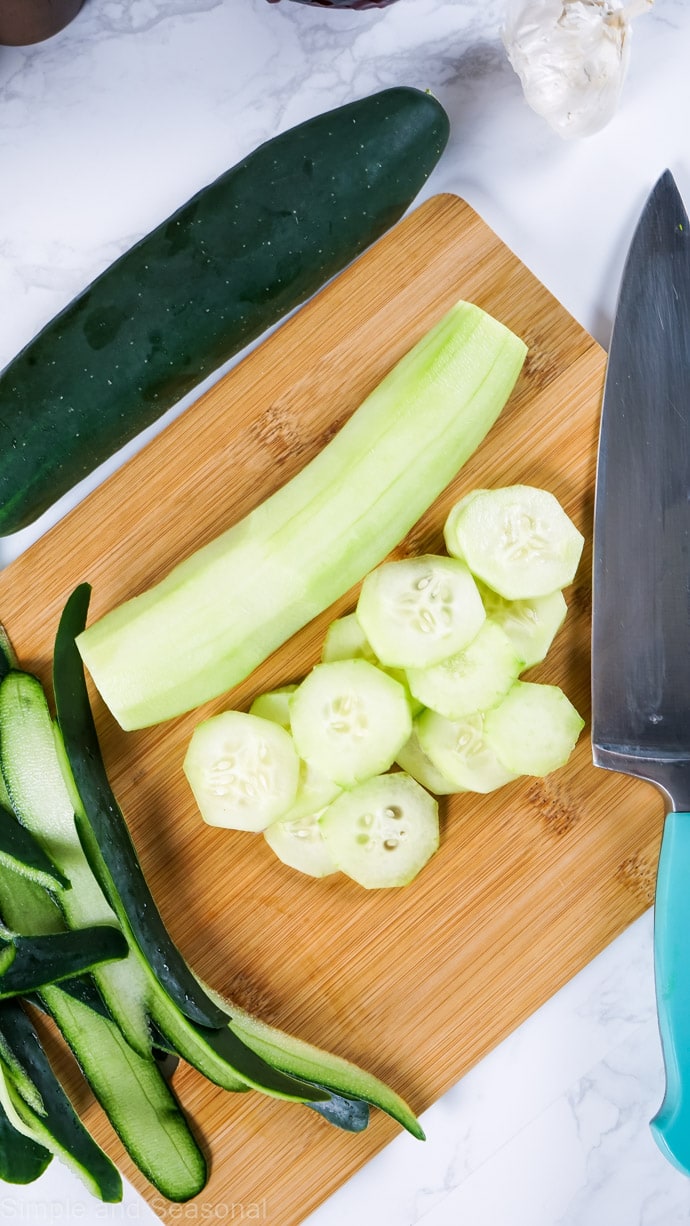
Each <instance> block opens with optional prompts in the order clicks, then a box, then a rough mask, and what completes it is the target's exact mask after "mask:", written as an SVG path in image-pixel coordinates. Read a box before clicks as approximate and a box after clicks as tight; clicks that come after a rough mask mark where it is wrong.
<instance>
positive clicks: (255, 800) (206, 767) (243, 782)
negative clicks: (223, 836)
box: [182, 711, 300, 832]
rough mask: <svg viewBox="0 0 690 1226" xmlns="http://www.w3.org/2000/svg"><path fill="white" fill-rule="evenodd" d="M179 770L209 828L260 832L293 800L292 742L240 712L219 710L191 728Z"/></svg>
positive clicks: (273, 726)
mask: <svg viewBox="0 0 690 1226" xmlns="http://www.w3.org/2000/svg"><path fill="white" fill-rule="evenodd" d="M182 766H183V770H184V773H185V775H186V776H187V781H188V783H189V786H190V787H191V789H192V792H193V793H194V799H195V800H196V803H197V805H198V807H199V812H200V813H201V816H202V817H203V819H204V821H205V822H207V823H208V824H209V825H211V826H224V827H226V828H227V829H230V830H252V831H254V832H257V831H260V830H265V828H266V826H268V825H270V823H271V822H273V821H276V819H277V818H279V817H281V816H282V814H283V813H285V812H286V811H287V810H288V809H289V808H290V806H291V805H292V804H294V801H295V797H296V795H297V785H298V783H299V768H300V764H299V758H298V756H297V751H296V749H295V747H294V744H293V741H292V737H291V736H290V734H289V733H288V732H287V731H286V730H285V728H281V727H280V725H279V724H278V723H276V722H275V721H273V720H270V719H265V718H262V717H261V716H258V715H251V714H246V713H245V712H244V711H221V712H220V713H219V714H218V715H212V716H211V717H210V718H209V719H206V720H202V722H201V723H200V724H197V726H196V728H195V729H194V732H193V734H192V738H191V741H190V742H189V746H188V749H187V753H186V755H185V759H184V762H183V764H182Z"/></svg>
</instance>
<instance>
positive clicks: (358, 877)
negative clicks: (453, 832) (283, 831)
mask: <svg viewBox="0 0 690 1226" xmlns="http://www.w3.org/2000/svg"><path fill="white" fill-rule="evenodd" d="M321 828H322V830H323V835H324V838H325V840H326V846H327V847H328V850H329V851H330V853H331V855H332V856H333V859H334V861H335V863H336V864H337V866H338V868H339V869H340V870H341V871H342V872H343V873H345V874H346V875H347V876H348V877H351V878H352V880H353V881H356V882H357V883H358V884H359V885H361V886H364V888H365V889H386V888H391V887H398V886H403V885H407V884H408V883H409V882H410V881H412V880H413V878H414V877H416V876H417V873H419V872H420V870H421V869H422V868H423V867H424V865H425V864H426V863H427V861H428V860H429V859H430V857H431V856H432V855H433V853H434V852H435V851H436V850H437V848H438V844H439V822H438V804H437V802H436V801H435V800H434V798H433V796H431V795H430V794H429V792H427V791H426V789H425V788H423V787H421V786H420V784H418V783H417V782H416V780H415V779H412V778H411V777H410V776H409V775H406V774H405V773H404V772H403V771H396V772H394V773H392V774H389V775H377V776H376V777H375V778H373V779H368V780H367V781H366V782H365V783H361V784H359V785H358V786H357V787H355V788H353V789H352V790H351V791H349V792H343V793H342V795H341V796H339V797H338V799H337V800H334V801H333V804H332V805H329V806H328V808H327V809H326V812H325V813H324V814H323V816H322V818H321Z"/></svg>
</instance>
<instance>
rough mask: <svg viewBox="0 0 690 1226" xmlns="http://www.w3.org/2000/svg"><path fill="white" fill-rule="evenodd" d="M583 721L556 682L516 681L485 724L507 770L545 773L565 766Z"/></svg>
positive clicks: (488, 741)
mask: <svg viewBox="0 0 690 1226" xmlns="http://www.w3.org/2000/svg"><path fill="white" fill-rule="evenodd" d="M584 724H585V721H584V720H583V719H582V717H581V716H580V715H579V714H578V712H577V711H576V710H575V707H574V706H573V704H572V703H571V702H570V699H568V698H566V696H565V694H564V693H563V691H562V690H561V689H559V687H558V686H557V685H537V684H535V682H532V681H516V683H515V685H514V686H513V688H512V689H511V691H510V693H509V694H508V695H507V696H506V698H504V699H503V702H501V703H499V705H498V706H497V707H494V709H493V710H492V711H488V712H487V714H486V720H485V725H484V727H485V736H486V741H487V744H488V745H490V746H491V748H492V749H493V751H494V753H495V754H496V757H497V758H499V760H500V761H501V762H502V763H503V765H504V766H505V767H506V769H507V770H511V771H514V772H515V773H516V774H519V775H538V776H543V775H548V774H549V773H550V772H551V771H555V770H557V769H558V768H559V767H560V766H565V764H566V762H567V761H568V758H569V757H570V755H571V753H572V751H573V749H574V748H575V744H576V742H577V739H578V737H579V735H580V733H581V731H582V729H583V728H584Z"/></svg>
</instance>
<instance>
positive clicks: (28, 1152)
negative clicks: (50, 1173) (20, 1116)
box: [0, 1068, 53, 1184]
mask: <svg viewBox="0 0 690 1226" xmlns="http://www.w3.org/2000/svg"><path fill="white" fill-rule="evenodd" d="M2 1078H3V1072H2V1069H1V1068H0V1079H2ZM1 1097H2V1095H1V1094H0V1099H1ZM52 1160H53V1155H52V1154H51V1153H50V1152H49V1151H48V1150H47V1149H46V1148H45V1146H43V1145H39V1143H38V1142H37V1141H34V1140H33V1139H32V1138H31V1137H30V1136H27V1135H26V1134H25V1133H23V1132H20V1131H19V1129H17V1128H15V1126H14V1124H13V1123H12V1122H11V1120H10V1118H9V1116H8V1114H7V1111H6V1110H5V1108H4V1106H3V1104H2V1101H0V1179H1V1180H2V1181H3V1183H14V1184H29V1183H34V1182H35V1180H36V1179H38V1178H39V1176H40V1175H42V1174H43V1172H44V1171H45V1170H46V1168H47V1167H48V1166H49V1165H50V1163H51V1162H52Z"/></svg>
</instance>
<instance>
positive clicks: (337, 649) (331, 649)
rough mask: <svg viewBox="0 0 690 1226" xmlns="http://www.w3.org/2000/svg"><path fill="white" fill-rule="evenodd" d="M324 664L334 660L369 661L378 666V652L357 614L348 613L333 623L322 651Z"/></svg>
mask: <svg viewBox="0 0 690 1226" xmlns="http://www.w3.org/2000/svg"><path fill="white" fill-rule="evenodd" d="M321 659H322V661H323V663H324V664H330V663H331V662H332V661H333V660H368V661H369V663H370V664H378V660H377V658H376V652H375V651H374V648H373V647H372V645H371V643H370V642H369V640H368V639H367V636H366V634H365V633H364V631H363V629H362V626H361V624H360V621H359V619H358V617H357V614H356V613H347V614H346V615H345V616H344V617H337V618H336V619H335V621H333V622H331V624H330V626H329V627H328V629H327V631H326V637H325V639H324V640H323V647H322V649H321Z"/></svg>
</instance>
